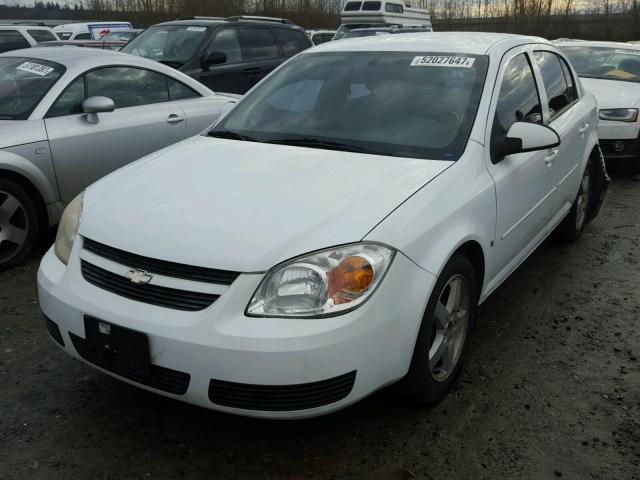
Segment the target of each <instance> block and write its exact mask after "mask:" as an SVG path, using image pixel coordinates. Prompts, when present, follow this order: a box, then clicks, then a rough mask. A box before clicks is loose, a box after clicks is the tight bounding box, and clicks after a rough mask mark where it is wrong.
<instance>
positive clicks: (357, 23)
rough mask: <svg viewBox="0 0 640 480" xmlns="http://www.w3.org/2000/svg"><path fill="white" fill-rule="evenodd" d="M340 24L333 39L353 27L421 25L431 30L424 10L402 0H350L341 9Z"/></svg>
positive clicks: (336, 38) (429, 20)
mask: <svg viewBox="0 0 640 480" xmlns="http://www.w3.org/2000/svg"><path fill="white" fill-rule="evenodd" d="M340 19H341V25H340V28H339V29H338V31H337V32H336V35H335V37H334V40H339V39H341V38H342V37H344V36H345V34H346V33H347V32H349V31H350V30H353V29H356V28H358V29H361V28H371V27H381V26H383V27H421V28H424V29H428V30H429V31H432V30H433V27H432V25H431V16H430V15H429V13H428V12H427V11H426V10H423V9H420V8H412V7H409V6H407V5H406V4H405V2H404V0H380V1H352V0H349V1H347V2H346V3H345V5H344V8H343V9H342V15H341V18H340Z"/></svg>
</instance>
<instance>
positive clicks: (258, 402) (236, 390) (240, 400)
mask: <svg viewBox="0 0 640 480" xmlns="http://www.w3.org/2000/svg"><path fill="white" fill-rule="evenodd" d="M355 380H356V372H355V370H354V371H353V372H349V373H345V374H344V375H340V376H339V377H335V378H330V379H328V380H322V381H319V382H313V383H303V384H298V385H249V384H245V383H235V382H226V381H223V380H215V379H214V380H211V381H210V382H209V400H211V401H212V402H213V403H215V404H216V405H221V406H224V407H233V408H241V409H244V410H263V411H289V410H306V409H308V408H314V407H321V406H323V405H328V404H330V403H335V402H337V401H339V400H342V399H343V398H345V397H346V396H347V395H349V394H350V393H351V390H352V389H353V384H354V382H355Z"/></svg>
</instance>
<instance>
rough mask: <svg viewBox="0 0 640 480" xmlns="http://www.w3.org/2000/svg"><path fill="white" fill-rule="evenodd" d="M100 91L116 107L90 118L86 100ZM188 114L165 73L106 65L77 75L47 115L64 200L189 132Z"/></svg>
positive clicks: (53, 154) (50, 141)
mask: <svg viewBox="0 0 640 480" xmlns="http://www.w3.org/2000/svg"><path fill="white" fill-rule="evenodd" d="M96 95H100V96H105V97H109V98H111V99H112V100H113V101H114V102H115V105H116V109H115V111H113V112H109V113H100V114H98V122H97V123H90V122H89V121H88V118H87V116H86V115H85V114H83V113H82V112H81V104H82V101H83V100H84V98H86V97H91V96H96ZM185 120H186V119H185V114H184V112H183V111H182V109H181V108H180V107H179V106H178V105H177V104H176V103H175V102H171V101H170V99H169V92H168V84H167V77H165V76H164V75H162V74H160V73H157V72H153V71H150V70H144V69H139V68H132V67H106V68H101V69H97V70H93V71H90V72H88V73H87V74H86V75H85V76H84V77H81V78H80V79H78V80H76V81H75V82H74V83H72V84H71V85H70V86H69V87H68V88H67V90H66V91H65V92H64V93H63V94H62V95H61V96H60V97H59V98H58V99H57V101H56V102H55V103H54V104H53V106H52V107H51V109H50V110H49V112H48V114H47V118H46V119H45V124H46V127H47V133H48V136H49V143H50V146H51V153H52V156H53V161H54V166H55V170H56V176H57V179H58V186H59V189H60V194H61V197H62V200H63V202H65V203H66V202H69V201H70V200H71V199H73V197H74V196H75V195H77V194H78V193H79V192H80V191H81V190H82V189H84V188H85V187H86V186H87V185H89V184H91V183H93V182H94V181H96V180H98V179H100V178H101V177H103V176H104V175H106V174H108V173H110V172H112V171H113V170H116V169H117V168H119V167H121V166H123V165H126V164H127V163H130V162H132V161H134V160H137V159H139V158H141V157H143V156H145V155H147V154H149V153H152V152H154V151H155V150H158V149H160V148H163V147H165V146H168V145H171V144H172V143H176V142H178V141H180V140H182V139H184V138H186V137H188V136H189V134H188V131H187V127H186V121H185Z"/></svg>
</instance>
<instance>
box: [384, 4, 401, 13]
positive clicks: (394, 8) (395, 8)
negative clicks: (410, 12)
mask: <svg viewBox="0 0 640 480" xmlns="http://www.w3.org/2000/svg"><path fill="white" fill-rule="evenodd" d="M384 9H385V10H386V11H387V12H392V13H403V12H404V8H403V7H402V5H400V4H399V3H387V4H386V5H385V7H384Z"/></svg>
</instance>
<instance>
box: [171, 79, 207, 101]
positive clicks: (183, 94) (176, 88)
mask: <svg viewBox="0 0 640 480" xmlns="http://www.w3.org/2000/svg"><path fill="white" fill-rule="evenodd" d="M167 84H168V86H169V97H170V98H171V100H186V99H187V98H199V97H200V94H199V93H198V92H196V91H195V90H194V89H193V88H191V87H187V86H186V85H185V84H184V83H182V82H179V81H178V80H174V79H173V78H169V77H167Z"/></svg>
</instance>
